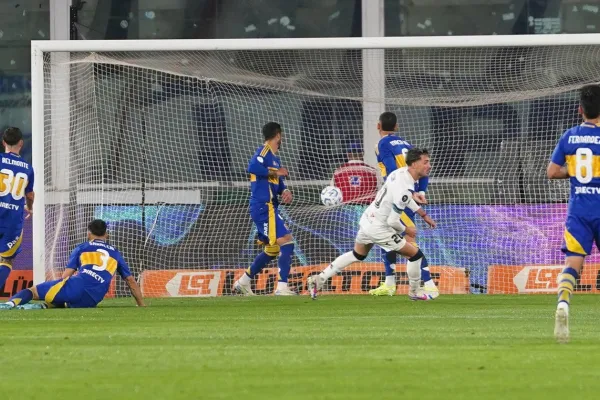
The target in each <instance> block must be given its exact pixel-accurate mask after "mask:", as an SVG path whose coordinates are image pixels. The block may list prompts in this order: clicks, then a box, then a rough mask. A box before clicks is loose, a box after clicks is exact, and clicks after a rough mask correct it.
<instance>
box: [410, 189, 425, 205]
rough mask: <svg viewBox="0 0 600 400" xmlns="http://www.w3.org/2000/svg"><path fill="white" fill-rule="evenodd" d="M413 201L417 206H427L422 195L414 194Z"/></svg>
mask: <svg viewBox="0 0 600 400" xmlns="http://www.w3.org/2000/svg"><path fill="white" fill-rule="evenodd" d="M413 199H414V200H415V201H416V202H417V203H419V204H427V199H426V198H425V195H424V194H423V193H419V192H414V193H413Z"/></svg>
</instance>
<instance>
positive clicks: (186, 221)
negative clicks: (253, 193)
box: [31, 34, 600, 296]
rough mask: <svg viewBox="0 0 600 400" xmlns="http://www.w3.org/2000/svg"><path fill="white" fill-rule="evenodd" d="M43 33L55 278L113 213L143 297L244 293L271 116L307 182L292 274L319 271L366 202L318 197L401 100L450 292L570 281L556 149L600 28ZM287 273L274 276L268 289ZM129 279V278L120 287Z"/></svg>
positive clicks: (339, 281)
mask: <svg viewBox="0 0 600 400" xmlns="http://www.w3.org/2000/svg"><path fill="white" fill-rule="evenodd" d="M31 48H32V50H31V57H32V118H33V121H32V128H33V143H32V145H33V151H32V155H33V166H34V169H35V173H36V182H35V191H36V201H35V204H34V213H33V229H34V235H33V238H34V239H33V253H34V281H35V283H40V282H42V281H44V280H46V279H50V278H55V277H57V275H58V274H59V273H60V271H61V268H63V267H64V265H65V264H66V259H67V257H68V255H69V252H70V251H71V249H72V247H73V246H74V245H75V244H77V243H78V242H81V241H83V240H84V239H85V226H86V223H87V222H88V221H89V220H90V219H91V218H103V219H105V220H107V221H108V222H109V227H110V234H111V239H112V240H113V241H114V242H115V244H116V245H117V247H119V248H120V249H121V250H122V252H123V253H124V255H125V257H126V259H127V260H128V261H129V263H130V264H131V266H132V269H133V270H134V273H135V274H136V276H137V277H139V278H140V280H141V284H142V289H143V291H144V294H145V295H147V296H209V295H222V294H229V292H230V289H231V284H232V283H233V280H234V279H235V278H236V277H237V276H239V274H241V272H242V271H243V268H244V267H247V266H248V265H249V263H250V262H251V260H252V258H253V256H254V255H256V254H257V252H258V251H259V249H258V247H256V245H255V241H254V235H255V233H256V232H255V227H254V226H253V224H252V222H251V220H250V217H249V215H248V213H247V199H248V186H249V183H248V178H247V175H246V174H245V165H246V163H247V161H248V160H249V158H250V157H251V156H252V154H253V153H254V151H255V149H256V148H257V147H258V146H259V145H260V144H261V142H262V140H261V135H260V127H261V126H262V125H263V124H264V123H266V122H268V121H270V120H274V121H277V122H280V123H281V124H282V126H283V129H284V139H283V140H284V141H283V148H282V151H281V158H282V162H283V164H284V165H285V166H287V167H288V168H289V170H290V174H291V175H290V179H289V181H288V183H289V185H290V187H291V189H292V190H293V192H294V195H295V201H294V203H293V204H291V205H289V206H282V207H281V209H280V214H281V216H282V218H283V219H284V220H285V222H286V223H287V224H288V226H289V228H290V230H291V231H292V233H293V235H294V237H295V239H296V241H297V246H296V253H295V255H294V259H293V260H294V261H293V264H294V268H293V271H292V275H291V278H290V282H291V285H292V286H293V287H296V288H298V289H300V290H304V289H305V284H306V278H307V277H308V276H309V275H310V274H312V273H314V272H315V271H316V270H318V269H319V268H321V267H322V266H323V265H326V264H327V263H329V262H330V261H331V260H332V259H333V258H335V256H336V255H338V254H340V253H341V252H343V251H348V250H349V249H351V248H352V243H353V236H354V233H355V232H356V229H357V223H358V219H359V217H360V214H361V212H362V211H363V210H364V208H365V207H364V205H357V204H343V205H341V206H337V207H332V208H326V207H324V206H322V205H320V204H319V196H318V194H319V192H320V190H321V189H322V188H323V187H324V186H326V185H327V184H328V183H329V179H330V177H331V175H332V173H333V171H334V170H335V168H336V167H337V166H339V165H340V164H342V163H343V162H344V161H345V157H346V155H345V153H346V149H348V148H349V147H350V145H354V146H355V145H356V143H357V142H359V143H361V144H362V145H363V147H364V152H365V160H367V161H368V162H370V163H371V164H373V163H374V159H375V158H374V148H373V147H374V145H375V144H376V143H377V140H378V133H377V131H376V129H375V126H370V125H374V124H373V123H372V121H376V120H377V117H378V115H379V113H380V112H381V111H382V110H389V111H393V112H395V113H396V114H397V116H398V120H399V121H398V122H399V125H400V132H399V134H400V135H401V136H403V137H405V138H406V139H408V140H409V141H410V142H411V143H413V144H415V145H419V146H425V147H428V148H430V150H431V151H432V162H433V163H434V170H433V173H432V177H431V183H430V190H429V200H430V203H431V204H430V205H429V206H427V207H428V211H429V213H430V214H431V215H433V217H434V218H437V219H438V222H439V228H438V229H436V230H435V231H431V230H427V229H424V226H423V225H422V224H420V222H419V221H417V225H418V227H419V229H420V232H419V237H418V242H419V244H420V246H421V247H422V248H423V250H424V252H425V254H426V256H428V258H429V260H430V263H431V264H432V265H433V267H432V270H433V272H434V277H435V279H436V280H437V282H438V283H439V284H440V287H441V288H442V290H443V292H444V293H469V292H472V293H473V292H481V293H538V292H551V291H552V290H555V288H556V283H555V278H556V274H557V273H558V271H559V270H560V264H561V263H562V256H561V254H560V251H559V248H560V241H561V237H562V234H561V233H558V232H559V231H560V230H561V224H562V220H563V219H564V213H565V203H566V199H567V197H568V190H567V186H566V182H558V183H556V182H548V181H547V180H546V179H545V177H544V169H545V163H546V162H547V159H548V158H549V155H550V152H551V151H552V147H553V145H554V144H555V142H556V140H557V139H558V137H559V135H560V133H561V131H562V130H564V129H565V128H567V127H568V126H571V125H574V124H576V123H577V121H578V118H577V114H576V97H575V91H576V89H577V88H579V87H580V86H581V85H583V84H587V83H596V82H599V81H600V36H599V35H594V34H577V35H521V36H460V37H363V38H319V39H313V38H309V39H216V40H129V41H32V47H31ZM596 263H598V267H596V266H595V265H596ZM399 264H401V263H399ZM403 271H404V270H403V267H402V266H401V265H398V270H397V274H398V276H399V277H400V279H399V282H402V281H403V279H402V277H403V276H404V275H403V274H404V272H403ZM587 271H588V272H587V273H588V275H589V276H587V275H585V274H584V275H585V276H584V277H582V282H581V285H580V286H581V287H582V288H584V289H582V290H588V291H592V292H595V291H596V290H598V289H600V288H596V285H595V275H594V274H595V273H597V272H598V271H600V260H597V259H596V258H595V257H592V258H591V267H590V268H588V269H587ZM382 274H383V268H382V266H381V252H380V251H379V250H375V251H373V254H372V255H371V256H370V257H369V258H368V259H367V260H366V262H365V263H361V264H358V265H356V266H353V267H351V268H349V269H348V270H347V271H346V273H345V274H344V275H343V276H341V277H339V278H336V279H334V280H333V281H332V282H331V284H330V287H329V289H330V291H331V292H333V293H365V292H366V291H367V290H368V289H369V288H371V287H372V286H376V285H377V284H378V282H379V279H381V276H382ZM275 275H276V273H275V272H274V270H272V269H271V270H269V271H267V272H266V273H265V274H262V277H261V278H260V279H259V280H258V281H257V282H256V287H257V288H258V290H259V292H261V293H268V292H269V291H270V288H271V287H272V285H273V280H274V279H275V278H274V276H275ZM592 277H593V279H592ZM588 281H589V282H588ZM592 282H594V283H592ZM402 286H403V285H402V284H400V286H399V289H400V288H401V287H402ZM404 286H405V285H404ZM588 286H589V288H588ZM124 288H125V287H124V286H123V285H121V283H120V282H117V284H116V286H115V288H114V289H113V290H112V291H111V294H112V295H123V294H126V291H125V290H124Z"/></svg>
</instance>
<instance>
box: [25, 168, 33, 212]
mask: <svg viewBox="0 0 600 400" xmlns="http://www.w3.org/2000/svg"><path fill="white" fill-rule="evenodd" d="M33 176H34V175H33V170H32V171H31V174H30V176H29V181H28V182H27V187H26V188H25V212H27V216H26V217H25V218H29V217H31V214H32V213H33V200H34V199H35V193H34V192H33Z"/></svg>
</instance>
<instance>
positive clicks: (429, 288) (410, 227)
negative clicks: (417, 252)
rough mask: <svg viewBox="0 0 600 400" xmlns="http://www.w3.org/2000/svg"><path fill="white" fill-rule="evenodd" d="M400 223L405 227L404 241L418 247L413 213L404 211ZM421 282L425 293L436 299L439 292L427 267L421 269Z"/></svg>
mask: <svg viewBox="0 0 600 400" xmlns="http://www.w3.org/2000/svg"><path fill="white" fill-rule="evenodd" d="M400 221H401V222H402V224H403V225H404V226H405V227H406V233H405V235H404V237H405V238H406V240H407V241H408V242H409V243H410V244H411V245H413V246H414V247H417V248H418V247H419V245H418V244H417V226H416V225H415V213H414V211H412V210H409V209H406V210H404V211H403V212H402V214H401V215H400ZM410 262H411V261H407V262H406V267H407V268H408V263H410ZM421 280H422V281H423V288H424V290H425V291H426V292H429V294H430V295H431V296H432V297H433V298H436V297H438V296H439V294H440V293H439V291H438V289H437V287H436V286H435V282H433V279H431V272H430V271H429V266H425V267H422V268H421Z"/></svg>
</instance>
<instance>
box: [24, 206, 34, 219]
mask: <svg viewBox="0 0 600 400" xmlns="http://www.w3.org/2000/svg"><path fill="white" fill-rule="evenodd" d="M32 215H33V210H30V209H29V208H27V206H25V219H29V218H31V216H32Z"/></svg>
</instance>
